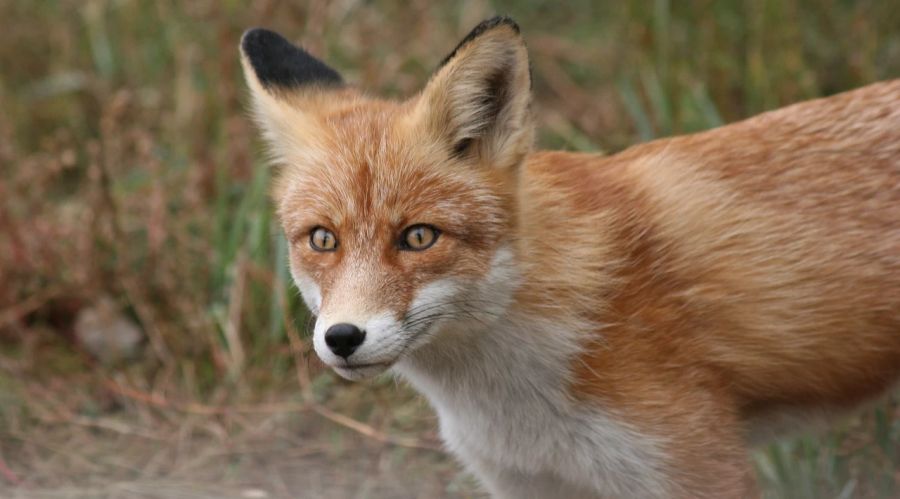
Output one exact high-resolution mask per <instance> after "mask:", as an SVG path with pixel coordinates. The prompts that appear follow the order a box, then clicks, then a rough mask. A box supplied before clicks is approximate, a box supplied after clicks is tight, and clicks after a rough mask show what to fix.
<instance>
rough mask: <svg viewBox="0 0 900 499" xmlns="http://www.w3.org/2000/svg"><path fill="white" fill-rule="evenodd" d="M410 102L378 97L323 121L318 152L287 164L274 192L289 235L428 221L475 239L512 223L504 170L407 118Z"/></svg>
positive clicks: (371, 231) (366, 231)
mask: <svg viewBox="0 0 900 499" xmlns="http://www.w3.org/2000/svg"><path fill="white" fill-rule="evenodd" d="M403 108H404V106H402V105H393V106H391V105H390V104H386V103H384V102H382V101H373V103H372V104H371V105H366V104H358V103H357V104H356V105H354V106H352V107H351V108H349V109H341V110H340V111H338V112H334V113H332V114H330V115H328V116H325V117H324V118H323V119H322V120H321V126H320V127H319V130H318V133H317V134H316V135H317V137H316V140H315V141H314V142H313V143H312V145H308V146H307V147H315V148H317V149H319V151H318V152H317V154H312V155H310V154H307V155H303V156H300V155H298V160H297V161H296V162H293V163H289V164H287V165H284V166H283V167H282V171H281V172H280V174H279V178H278V180H277V182H276V188H275V191H274V197H275V201H276V205H277V211H278V216H279V218H280V219H281V221H282V224H283V226H284V229H285V232H286V234H287V236H288V237H289V238H291V239H295V238H299V237H302V236H303V235H304V234H306V233H308V231H309V230H310V229H311V228H313V227H315V226H319V225H322V226H326V227H328V228H329V229H331V230H339V229H340V230H342V231H355V232H360V233H361V234H362V235H363V236H364V237H367V238H374V237H375V235H376V232H377V229H378V228H383V227H391V228H393V229H395V230H399V229H402V228H403V226H405V225H408V224H413V223H429V224H432V225H435V226H438V227H439V228H440V229H441V230H442V232H446V233H449V234H451V235H453V236H454V237H458V238H461V239H469V242H471V243H473V244H479V243H490V242H492V241H493V240H495V239H496V237H497V233H498V232H499V231H500V230H502V228H503V227H504V226H505V224H506V223H507V222H508V221H507V217H506V213H507V212H508V211H509V208H510V206H509V204H510V201H509V197H510V186H509V185H508V182H509V179H508V178H505V177H504V175H502V174H501V172H496V171H491V170H490V169H483V168H477V167H476V168H473V167H471V166H470V165H466V164H463V163H461V162H459V161H457V160H455V159H454V158H453V157H452V156H451V155H450V154H448V152H447V151H444V150H442V149H441V148H440V147H439V146H438V145H437V144H432V143H429V141H428V140H426V139H423V138H422V137H420V136H419V134H417V133H416V130H415V128H413V127H410V126H408V125H407V123H405V121H404V118H405V115H404V113H403Z"/></svg>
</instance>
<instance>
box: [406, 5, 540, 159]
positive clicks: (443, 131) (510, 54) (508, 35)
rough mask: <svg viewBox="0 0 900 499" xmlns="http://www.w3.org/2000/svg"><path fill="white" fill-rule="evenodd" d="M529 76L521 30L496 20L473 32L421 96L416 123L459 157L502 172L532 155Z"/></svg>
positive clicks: (526, 54) (432, 78)
mask: <svg viewBox="0 0 900 499" xmlns="http://www.w3.org/2000/svg"><path fill="white" fill-rule="evenodd" d="M530 104H531V74H530V71H529V65H528V53H527V51H526V49H525V42H524V41H523V40H522V37H521V35H520V34H519V27H518V25H517V24H516V23H515V21H513V20H512V19H510V18H508V17H495V18H493V19H489V20H487V21H484V22H482V23H481V24H479V25H478V26H476V27H475V29H473V30H472V31H471V32H470V33H469V34H468V35H467V36H466V37H465V38H464V39H463V40H462V41H461V42H460V43H459V45H458V46H457V47H456V48H455V49H454V50H453V52H451V53H450V55H448V56H447V57H446V58H445V59H444V61H443V62H442V63H441V65H440V66H439V67H438V69H437V71H436V72H435V73H434V75H433V76H432V77H431V79H430V80H429V82H428V84H427V85H426V86H425V89H424V90H423V91H422V94H421V96H420V97H419V101H418V102H417V103H416V106H415V108H414V111H413V112H414V116H415V118H414V122H415V123H416V124H417V126H422V127H423V128H422V129H424V130H427V131H428V132H429V133H430V134H431V135H432V136H433V138H434V139H436V140H438V141H440V142H441V143H442V145H443V146H444V147H446V149H447V150H448V151H449V152H450V154H452V155H453V156H455V157H458V158H473V159H475V160H476V161H478V162H480V163H482V164H487V165H492V166H495V167H500V168H510V167H514V166H516V165H518V164H519V163H520V162H521V161H522V159H523V158H524V157H525V155H526V154H528V152H529V151H530V150H531V146H532V141H533V135H534V125H533V123H532V118H531V111H530V107H531V106H530Z"/></svg>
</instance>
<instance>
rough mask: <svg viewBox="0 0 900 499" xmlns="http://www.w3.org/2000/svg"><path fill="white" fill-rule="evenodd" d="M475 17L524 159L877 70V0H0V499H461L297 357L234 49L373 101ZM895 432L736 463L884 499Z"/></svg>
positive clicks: (805, 442) (398, 435)
mask: <svg viewBox="0 0 900 499" xmlns="http://www.w3.org/2000/svg"><path fill="white" fill-rule="evenodd" d="M495 12H502V13H508V14H512V15H513V16H515V17H516V18H517V19H518V20H519V21H520V23H521V24H522V26H523V29H524V31H525V34H526V38H527V40H528V43H529V48H530V50H531V54H532V59H533V64H534V74H535V78H536V80H535V91H536V96H537V103H538V107H539V109H538V111H539V114H540V116H541V119H542V130H543V134H542V136H541V143H542V145H544V146H546V147H564V148H569V149H603V150H617V149H620V148H622V147H624V146H626V145H628V144H630V143H634V142H636V141H639V140H646V139H650V138H652V137H655V136H659V135H667V134H672V133H684V132H689V131H693V130H699V129H703V128H708V127H711V126H715V125H717V124H719V123H721V122H726V121H733V120H736V119H739V118H741V117H745V116H748V115H751V114H755V113H757V112H760V111H762V110H765V109H769V108H773V107H777V106H779V105H782V104H786V103H789V102H793V101H796V100H800V99H804V98H809V97H814V96H818V95H822V94H828V93H833V92H836V91H840V90H843V89H848V88H852V87H855V86H859V85H862V84H865V83H868V82H871V81H875V80H878V79H884V78H889V77H897V76H898V75H900V17H898V16H900V11H898V9H896V8H894V6H892V5H890V2H874V1H868V2H866V1H862V2H843V1H838V0H825V1H813V0H808V1H801V0H785V1H775V0H767V1H763V2H740V1H724V2H704V1H693V2H669V1H666V0H657V1H655V2H652V3H651V2H640V1H623V2H606V3H604V4H601V5H598V4H597V3H596V2H588V1H577V2H568V3H566V4H560V3H558V2H549V1H541V0H531V1H523V2H506V1H497V2H494V3H490V2H487V1H484V0H468V1H466V2H463V3H462V4H458V5H450V4H447V5H442V6H435V5H433V4H432V3H431V2H425V1H422V0H414V1H412V2H401V1H399V0H381V1H376V2H359V1H356V0H348V1H342V2H326V1H310V2H306V3H302V2H286V1H276V0H264V1H260V2H253V3H252V4H248V5H239V3H238V2H231V1H225V2H223V1H214V0H201V1H191V2H174V1H161V2H150V1H139V0H89V1H76V0H57V1H9V2H2V3H0V18H2V19H4V20H5V23H4V29H3V31H2V34H0V41H2V42H3V43H0V110H2V111H3V112H2V113H0V171H2V177H0V283H2V284H3V285H2V286H0V495H2V496H3V497H214V496H220V497H248V498H250V497H262V496H263V495H264V494H265V495H267V496H268V497H290V496H301V497H330V496H333V497H472V496H473V495H475V492H474V490H475V488H474V486H473V484H472V482H471V480H470V479H469V478H467V477H466V476H465V475H464V474H462V473H461V471H460V470H459V468H458V467H457V466H456V465H455V464H454V463H452V461H450V460H449V458H448V457H447V456H445V455H444V454H443V453H441V452H440V451H435V450H432V449H431V448H432V447H434V446H435V435H434V420H433V416H432V415H431V413H430V412H429V411H428V410H427V408H426V407H425V406H424V404H423V402H421V400H419V399H418V398H416V397H415V396H414V395H412V394H411V393H410V392H409V391H408V390H407V389H405V388H403V387H396V386H394V385H393V384H392V382H390V381H388V380H379V381H377V382H375V383H367V384H362V385H349V384H347V383H344V382H342V381H339V380H337V379H336V378H335V377H334V376H333V375H331V374H329V373H325V372H323V371H322V369H321V367H320V365H319V364H318V362H317V361H316V360H315V358H314V355H310V347H309V344H308V341H307V335H306V327H307V322H308V319H307V317H306V314H305V312H304V311H303V309H302V306H301V304H300V302H299V300H298V297H297V295H296V291H295V290H293V288H291V287H290V285H289V282H288V276H287V273H286V266H285V248H284V246H283V243H282V241H281V235H280V234H279V231H278V228H277V227H275V226H274V225H273V223H272V218H271V213H270V207H269V205H268V201H267V198H266V184H267V180H268V172H267V170H266V168H265V166H264V164H263V163H262V161H261V159H260V158H261V155H260V154H259V151H258V145H257V142H256V141H255V135H254V131H253V130H252V129H251V126H250V124H249V122H248V120H246V119H245V113H244V104H245V102H244V100H245V99H244V93H243V92H244V90H243V82H242V76H241V75H240V68H239V64H238V60H237V50H236V46H237V41H238V39H239V37H240V34H241V32H242V31H243V30H244V29H245V28H247V27H249V26H253V25H264V26H269V27H272V28H275V29H277V30H279V31H281V32H283V33H285V34H287V35H289V36H291V37H294V38H295V39H297V40H299V41H301V42H303V43H304V44H305V45H306V46H307V47H308V48H310V49H311V50H312V51H313V52H314V53H317V54H320V55H322V56H323V57H324V58H325V59H326V60H328V61H330V62H331V63H333V65H335V66H336V67H338V68H340V69H341V70H343V71H344V73H345V75H346V76H347V78H348V80H350V81H354V82H359V83H360V84H361V85H363V86H364V87H366V88H369V89H372V91H373V92H378V93H381V94H387V95H392V96H400V95H404V94H408V93H411V92H413V91H415V90H416V89H417V88H418V87H419V86H420V85H421V84H422V82H423V81H424V80H425V78H427V76H428V74H429V72H430V70H431V68H432V67H433V66H434V65H435V64H436V63H437V61H439V60H440V58H441V57H442V56H443V55H444V53H445V52H446V51H448V50H449V49H450V48H452V46H453V45H454V44H455V42H456V41H457V39H458V38H459V37H460V36H462V35H463V34H465V32H466V31H467V29H469V28H470V27H471V26H472V25H474V24H475V23H476V22H477V21H479V20H480V19H482V18H484V17H487V16H489V15H491V14H493V13H495ZM104 296H111V297H113V299H114V300H115V302H116V303H118V304H119V305H120V306H121V307H122V308H123V311H124V314H125V316H126V317H128V318H130V319H131V320H133V321H134V322H135V323H136V324H138V325H139V326H140V328H141V330H142V331H143V333H144V334H145V335H146V338H147V341H146V344H145V345H144V346H143V348H142V350H141V352H140V355H138V356H137V357H136V358H133V359H131V360H129V361H126V362H119V363H112V364H103V363H100V362H97V361H96V360H95V359H94V358H92V357H91V356H89V355H87V354H86V353H85V351H84V348H83V347H82V345H80V344H79V343H78V341H76V339H75V333H74V328H75V323H76V318H77V317H78V315H79V313H81V312H82V311H83V310H85V309H90V308H91V307H93V306H94V304H95V303H96V302H97V301H98V300H100V299H101V297H104ZM898 442H900V415H898V409H897V405H896V404H887V405H883V406H882V407H880V408H879V409H877V410H875V411H872V412H869V413H866V414H864V415H863V416H861V417H859V418H857V419H856V420H853V421H851V422H849V423H847V425H846V426H845V427H843V428H839V429H837V430H835V431H834V432H832V433H831V434H828V435H825V436H820V437H810V438H805V439H800V440H796V441H792V442H788V443H785V444H781V445H778V446H773V447H772V448H770V449H767V450H765V451H763V452H761V453H759V454H758V455H757V462H758V464H759V469H760V474H761V477H762V479H763V482H764V484H765V485H766V487H767V489H766V490H767V494H768V495H770V496H771V497H807V498H813V497H879V496H881V497H890V496H891V495H893V494H896V493H897V491H898V489H897V483H898V481H900V477H898V471H897V469H898V463H900V444H898Z"/></svg>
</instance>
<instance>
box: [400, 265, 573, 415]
mask: <svg viewBox="0 0 900 499" xmlns="http://www.w3.org/2000/svg"><path fill="white" fill-rule="evenodd" d="M521 267H522V262H521V261H520V260H519V259H518V258H517V257H516V255H515V252H514V250H513V249H511V248H501V249H500V250H498V252H497V254H496V255H495V257H494V261H493V262H492V270H491V272H490V273H489V275H488V276H487V278H486V279H485V280H484V284H482V285H481V286H479V287H477V289H475V290H473V294H474V296H472V297H470V298H471V301H472V302H475V303H486V304H488V305H487V306H485V307H479V308H478V310H477V311H474V312H472V311H467V313H466V314H465V315H466V316H467V319H466V320H464V321H459V322H454V323H452V324H447V325H445V326H443V327H442V328H441V329H440V330H439V332H438V333H437V334H436V335H435V337H434V338H433V340H432V341H430V342H429V343H428V344H426V345H423V346H422V347H420V348H418V349H417V350H416V351H414V352H412V353H411V355H409V356H407V358H405V359H404V360H403V361H401V362H400V363H399V364H398V365H396V366H395V368H394V370H395V372H397V373H398V374H400V375H401V376H402V377H404V378H405V379H407V380H408V381H409V382H410V383H411V384H412V385H413V386H414V387H415V388H417V389H418V390H419V391H420V392H422V393H423V394H424V395H425V396H426V397H427V398H428V399H429V400H430V401H431V403H432V405H434V407H435V409H436V410H437V411H438V413H439V414H440V415H441V416H442V420H443V419H444V417H445V415H451V414H450V413H455V412H461V411H466V412H470V413H477V414H481V415H483V416H484V417H485V420H488V419H490V420H495V419H496V420H499V421H503V420H504V419H506V420H507V422H509V421H508V418H509V416H510V414H519V415H528V414H534V413H535V411H538V412H540V411H541V410H546V411H553V412H558V411H559V410H560V408H561V407H563V406H565V405H566V404H567V400H568V399H567V396H566V390H567V386H568V384H569V372H568V371H569V359H571V358H572V356H573V355H574V354H575V353H576V352H577V351H578V342H577V341H576V338H575V336H576V334H577V333H576V331H578V330H579V329H580V328H579V327H578V325H577V324H574V323H572V321H568V322H569V323H567V321H565V320H561V319H553V318H548V317H546V316H542V317H539V316H537V314H533V313H528V311H527V309H526V308H525V307H523V306H522V303H520V300H519V296H520V294H521V291H522V289H523V287H524V286H523V282H522V279H523V269H522V268H521ZM519 407H521V408H522V409H523V410H522V411H519V410H517V409H518V408H519ZM493 412H496V414H492V413H493ZM491 416H496V418H494V417H491ZM526 424H527V423H526V422H525V421H521V422H520V425H519V427H521V425H526ZM513 426H516V425H513Z"/></svg>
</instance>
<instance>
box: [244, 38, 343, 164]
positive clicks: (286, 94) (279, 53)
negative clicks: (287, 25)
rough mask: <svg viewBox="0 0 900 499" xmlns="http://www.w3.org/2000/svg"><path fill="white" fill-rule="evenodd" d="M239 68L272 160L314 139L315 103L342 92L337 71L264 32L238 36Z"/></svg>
mask: <svg viewBox="0 0 900 499" xmlns="http://www.w3.org/2000/svg"><path fill="white" fill-rule="evenodd" d="M241 63H242V65H243V66H244V77H245V78H246V80H247V85H248V86H249V87H250V94H251V96H252V99H253V111H254V114H255V118H256V121H257V123H258V124H259V126H260V127H261V128H262V132H263V136H264V137H265V138H266V139H267V141H268V142H269V144H270V145H271V146H272V147H273V152H275V154H276V156H284V154H282V153H281V152H280V151H279V149H280V148H284V147H286V145H288V144H291V145H298V142H299V141H302V140H303V139H304V137H307V138H308V137H309V134H311V133H314V131H315V126H314V125H315V109H316V107H317V106H318V104H319V101H321V99H320V97H321V96H322V94H323V93H327V91H330V90H336V89H339V88H341V87H343V86H344V80H343V79H342V78H341V75H340V74H338V72H337V71H335V70H334V69H332V68H330V67H328V65H326V64H325V63H324V62H322V61H320V60H318V59H316V58H315V57H313V56H312V55H310V54H309V53H308V52H307V51H305V50H303V49H302V48H300V47H297V46H296V45H294V44H292V43H291V42H289V41H287V40H286V39H285V38H284V37H282V36H281V35H279V34H278V33H275V32H274V31H269V30H267V29H262V28H254V29H250V30H248V31H246V32H245V33H244V35H243V36H242V37H241ZM301 145H302V144H301ZM281 159H284V158H283V157H282V158H281Z"/></svg>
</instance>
